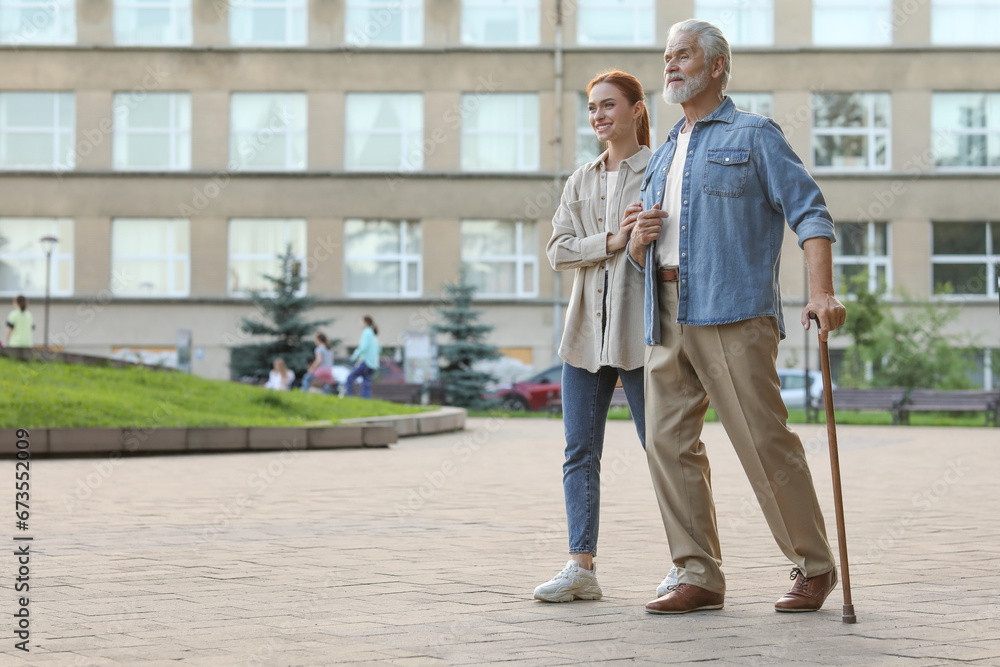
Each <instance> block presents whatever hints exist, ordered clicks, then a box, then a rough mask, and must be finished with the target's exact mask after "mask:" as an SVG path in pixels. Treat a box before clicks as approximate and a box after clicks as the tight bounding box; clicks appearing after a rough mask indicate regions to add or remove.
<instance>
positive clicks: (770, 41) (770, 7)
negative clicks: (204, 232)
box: [693, 0, 774, 47]
mask: <svg viewBox="0 0 1000 667" xmlns="http://www.w3.org/2000/svg"><path fill="white" fill-rule="evenodd" d="M740 5H743V6H740ZM712 11H722V12H737V13H738V14H737V16H736V17H734V20H733V21H721V22H720V21H719V20H718V19H717V18H716V17H715V16H712V15H708V14H710V12H712ZM756 12H764V13H766V14H767V15H769V16H768V18H769V20H768V21H767V25H768V28H769V32H768V33H765V36H764V37H763V38H758V39H746V38H744V36H743V32H745V31H749V32H750V33H751V34H752V33H753V32H754V31H752V30H750V29H749V28H746V29H744V27H743V26H744V24H745V23H747V22H748V20H749V17H752V16H753V13H756ZM693 15H694V17H695V18H699V19H706V20H709V21H711V22H712V23H715V24H716V25H717V26H718V27H719V28H720V29H721V30H722V32H723V33H724V34H725V35H726V39H728V40H729V44H730V46H736V47H740V46H773V45H774V0H695V3H694V14H693ZM706 15H708V16H706Z"/></svg>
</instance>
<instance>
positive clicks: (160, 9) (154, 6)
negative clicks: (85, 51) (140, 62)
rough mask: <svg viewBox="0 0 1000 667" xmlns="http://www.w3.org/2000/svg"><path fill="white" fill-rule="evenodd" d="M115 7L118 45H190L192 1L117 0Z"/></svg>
mask: <svg viewBox="0 0 1000 667" xmlns="http://www.w3.org/2000/svg"><path fill="white" fill-rule="evenodd" d="M114 4H115V9H114V25H115V44H143V45H145V44H156V45H158V44H166V45H172V46H176V45H186V44H190V43H191V0H115V3H114ZM233 7H235V5H233ZM230 11H233V9H230Z"/></svg>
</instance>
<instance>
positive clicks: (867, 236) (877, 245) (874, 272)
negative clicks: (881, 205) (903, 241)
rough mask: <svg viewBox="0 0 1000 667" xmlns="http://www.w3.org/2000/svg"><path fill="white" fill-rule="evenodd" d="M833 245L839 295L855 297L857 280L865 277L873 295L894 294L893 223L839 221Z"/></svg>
mask: <svg viewBox="0 0 1000 667" xmlns="http://www.w3.org/2000/svg"><path fill="white" fill-rule="evenodd" d="M836 231H837V242H836V243H834V244H833V280H834V285H836V289H837V291H838V292H841V293H844V294H853V293H854V290H855V285H854V281H855V280H858V278H857V277H858V276H865V278H866V279H867V280H866V284H867V287H868V291H869V292H871V293H873V294H882V293H885V294H888V293H891V292H892V265H891V264H890V260H889V258H890V257H891V256H892V253H891V251H890V249H889V223H887V222H838V223H837V224H836Z"/></svg>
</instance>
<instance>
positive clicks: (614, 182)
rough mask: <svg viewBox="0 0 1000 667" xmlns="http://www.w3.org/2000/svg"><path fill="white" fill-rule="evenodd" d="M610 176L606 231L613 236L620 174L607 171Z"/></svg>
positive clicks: (605, 217) (605, 215) (605, 216)
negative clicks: (616, 192)
mask: <svg viewBox="0 0 1000 667" xmlns="http://www.w3.org/2000/svg"><path fill="white" fill-rule="evenodd" d="M604 173H605V174H607V175H608V194H607V199H605V200H604V201H605V202H607V205H606V206H605V207H604V231H606V232H608V233H610V234H613V233H614V232H615V230H614V229H613V228H612V227H611V219H612V218H613V217H615V216H616V215H617V212H618V197H617V196H616V195H615V191H616V190H617V189H618V172H617V171H605V172H604ZM607 268H608V263H607V262H604V269H605V270H607Z"/></svg>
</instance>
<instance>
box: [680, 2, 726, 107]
mask: <svg viewBox="0 0 1000 667" xmlns="http://www.w3.org/2000/svg"><path fill="white" fill-rule="evenodd" d="M679 32H687V33H690V34H692V35H695V36H696V37H697V38H698V46H700V47H701V50H702V51H704V52H705V63H706V66H708V64H709V63H711V62H712V61H714V60H715V59H716V58H717V57H718V56H725V57H726V64H725V67H723V70H722V89H723V90H725V89H726V86H728V85H729V77H730V75H731V74H732V71H733V52H732V50H731V49H730V48H729V40H727V39H726V36H725V35H723V34H722V31H721V30H719V28H718V27H716V26H715V25H714V24H712V23H709V22H708V21H702V20H701V19H688V20H686V21H681V22H680V23H675V24H673V25H672V26H670V32H669V33H667V41H668V42H669V41H670V40H671V39H673V37H674V35H676V34H677V33H679Z"/></svg>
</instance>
